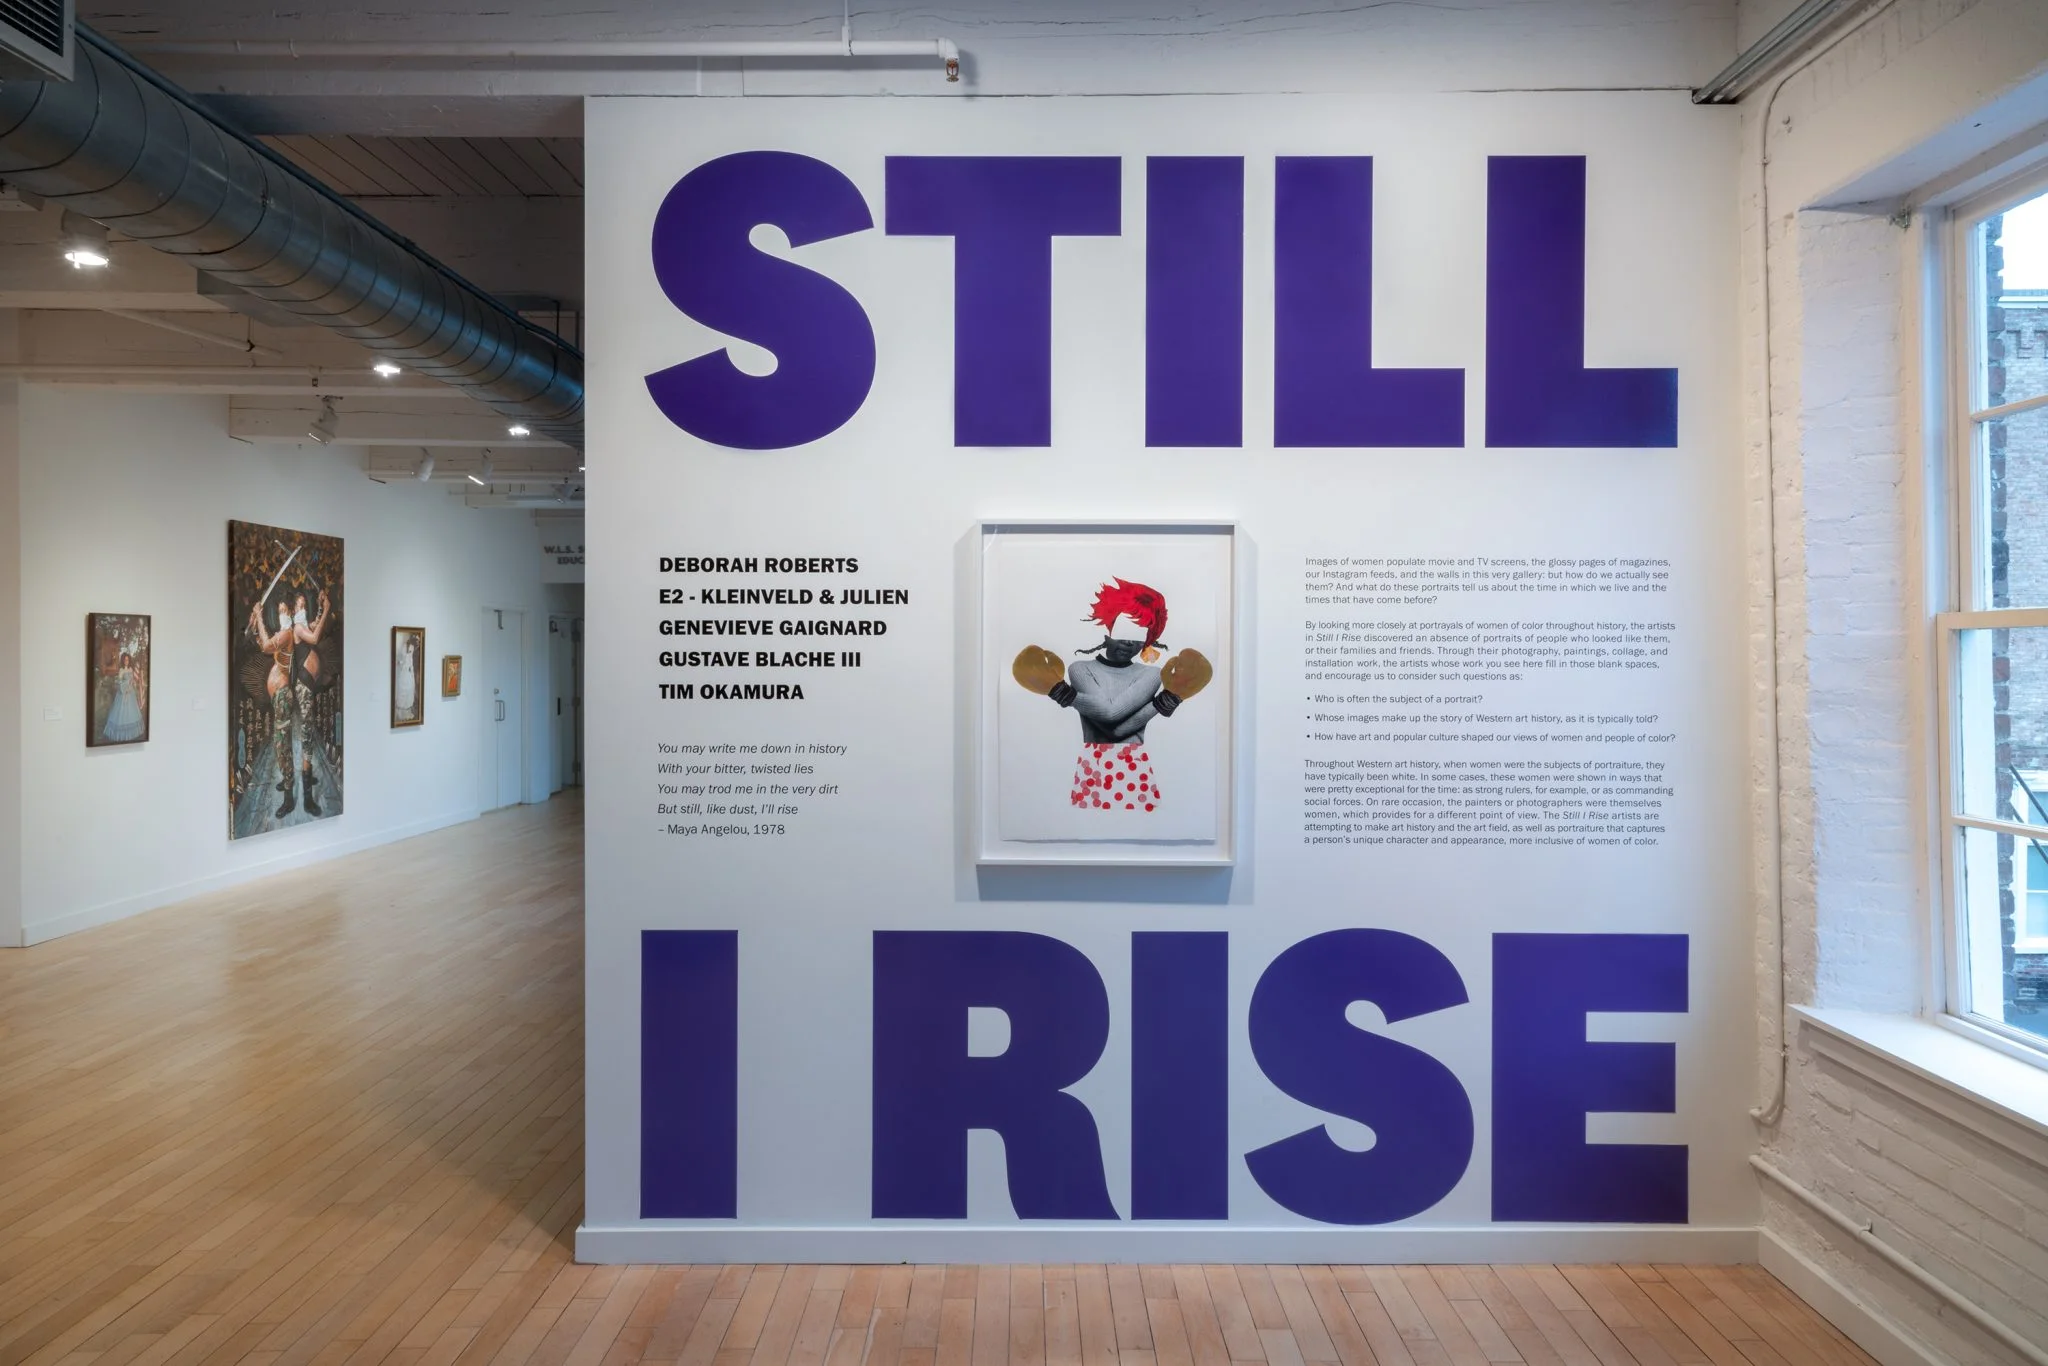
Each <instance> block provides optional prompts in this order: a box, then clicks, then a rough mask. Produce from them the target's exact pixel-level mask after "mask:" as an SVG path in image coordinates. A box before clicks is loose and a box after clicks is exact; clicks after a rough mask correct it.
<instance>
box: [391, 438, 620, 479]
mask: <svg viewBox="0 0 2048 1366" xmlns="http://www.w3.org/2000/svg"><path fill="white" fill-rule="evenodd" d="M424 449H425V452H426V453H430V454H432V456H433V458H434V464H433V469H432V472H431V473H430V474H428V476H427V477H426V478H425V479H421V478H420V477H419V463H420V456H421V454H422V448H421V447H418V446H371V447H369V448H368V449H367V450H366V451H365V452H364V459H363V472H364V473H365V474H367V475H369V476H370V478H372V479H374V480H376V481H377V482H378V483H380V484H403V483H406V482H408V481H413V482H418V483H424V484H444V485H458V484H460V485H467V486H468V487H470V488H475V487H477V484H476V479H482V478H483V468H484V452H483V451H482V450H481V449H478V448H476V447H473V446H429V447H426V448H424ZM580 459H581V457H579V456H578V455H577V454H576V453H575V452H574V451H570V450H565V449H562V448H561V447H548V448H545V449H526V448H520V449H517V450H500V449H498V448H497V447H492V448H491V450H490V463H491V477H490V479H489V480H488V481H486V482H488V483H490V484H493V485H513V484H518V485H529V484H530V485H534V486H537V487H538V486H546V487H550V488H551V487H553V486H555V485H557V484H560V483H561V482H562V481H563V480H564V479H569V480H572V481H573V482H575V483H578V484H580V483H582V482H583V472H582V467H581V465H580V463H579V462H580ZM472 475H474V476H476V479H472V478H471V476H472Z"/></svg>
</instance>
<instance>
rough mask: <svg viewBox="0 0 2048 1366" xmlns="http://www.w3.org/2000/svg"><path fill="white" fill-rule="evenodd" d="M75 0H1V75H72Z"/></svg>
mask: <svg viewBox="0 0 2048 1366" xmlns="http://www.w3.org/2000/svg"><path fill="white" fill-rule="evenodd" d="M72 4H73V0H0V79H8V80H35V81H46V80H52V79H54V80H60V81H68V80H70V79H71V42H72V38H71V30H72V8H71V7H72Z"/></svg>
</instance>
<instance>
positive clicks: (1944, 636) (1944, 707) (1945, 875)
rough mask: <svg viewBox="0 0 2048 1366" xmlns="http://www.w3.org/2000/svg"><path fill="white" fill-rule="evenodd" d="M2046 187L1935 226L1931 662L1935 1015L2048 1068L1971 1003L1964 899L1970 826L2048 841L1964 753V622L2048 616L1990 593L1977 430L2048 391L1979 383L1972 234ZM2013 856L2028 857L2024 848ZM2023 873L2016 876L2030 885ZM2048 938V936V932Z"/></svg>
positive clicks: (2026, 1037) (1966, 208)
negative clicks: (1982, 793)
mask: <svg viewBox="0 0 2048 1366" xmlns="http://www.w3.org/2000/svg"><path fill="white" fill-rule="evenodd" d="M2044 194H2048V171H2044V170H2042V169H2039V168H2035V169H2032V170H2030V171H2028V172H2027V173H2025V174H2023V175H2019V176H2014V177H2011V178H2008V179H2006V180H2004V181H2002V182H2000V183H1998V184H1996V185H1994V186H1992V187H1991V188H1989V189H1987V190H1984V191H1982V192H1980V193H1978V194H1975V195H1973V196H1971V197H1969V198H1968V199H1965V200H1962V201H1959V202H1957V203H1954V204H1951V205H1948V206H1946V207H1945V208H1944V209H1942V210H1941V211H1940V212H1939V214H1938V216H1937V221H1936V222H1935V223H1932V224H1930V225H1929V226H1930V227H1932V228H1933V229H1934V231H1932V232H1930V233H1929V235H1928V236H1929V240H1930V241H1931V243H1932V244H1933V247H1934V251H1935V255H1936V260H1935V261H1934V262H1932V271H1931V273H1932V275H1933V278H1934V280H1935V282H1936V284H1937V286H1938V288H1937V290H1936V291H1935V293H1934V297H1936V298H1939V299H1941V300H1943V301H1944V305H1945V306H1943V307H1941V308H1940V309H1939V310H1938V312H1939V326H1940V327H1941V328H1942V331H1943V333H1944V334H1945V336H1944V337H1943V338H1942V341H1941V343H1940V344H1941V349H1942V350H1943V351H1945V353H1946V354H1945V357H1944V360H1945V364H1944V366H1943V367H1942V370H1941V374H1940V380H1941V382H1940V384H1939V386H1938V388H1939V390H1940V392H1939V393H1938V394H1937V395H1934V396H1932V397H1933V398H1934V402H1935V404H1937V405H1938V406H1937V407H1936V408H1935V410H1934V411H1933V412H1932V413H1930V417H1931V418H1933V420H1934V421H1935V423H1936V425H1937V426H1938V427H1939V428H1940V429H1941V430H1942V440H1941V447H1942V449H1943V451H1944V453H1945V456H1946V460H1945V463H1946V465H1947V469H1946V471H1945V474H1946V476H1947V477H1946V479H1945V480H1944V481H1943V483H1944V484H1945V486H1946V493H1947V500H1946V501H1947V507H1946V508H1945V509H1943V515H1942V516H1941V517H1940V518H1939V519H1938V521H1939V523H1940V525H1939V527H1938V528H1931V529H1932V530H1935V535H1934V537H1933V538H1932V541H1933V544H1934V545H1935V546H1937V547H1945V549H1943V550H1938V551H1937V555H1936V558H1937V559H1938V560H1940V561H1942V562H1943V563H1941V564H1940V566H1939V569H1940V571H1942V572H1941V577H1942V578H1943V579H1945V581H1946V591H1945V593H1944V594H1943V597H1944V599H1945V601H1946V604H1947V610H1945V611H1941V612H1938V613H1936V614H1935V621H1934V625H1935V652H1934V653H1935V666H1936V687H1935V700H1936V707H1937V716H1936V733H1937V743H1938V751H1937V756H1936V759H1937V774H1938V779H1939V781H1938V783H1937V797H1936V800H1937V802H1938V803H1939V809H1938V810H1937V811H1936V812H1935V819H1934V821H1933V822H1932V825H1933V833H1934V838H1935V840H1936V844H1937V848H1938V849H1939V851H1940V876H1941V889H1940V897H1939V906H1938V916H1937V925H1936V931H1937V936H1938V938H1937V946H1938V964H1937V967H1936V978H1937V981H1938V983H1939V987H1940V990H1941V993H1942V994H1941V998H1940V1004H1939V1006H1938V1008H1937V1010H1936V1011H1935V1019H1936V1022H1937V1023H1939V1024H1942V1025H1944V1026H1946V1027H1948V1028H1950V1029H1952V1030H1955V1031H1956V1032H1958V1033H1961V1034H1964V1035H1966V1036H1967V1037H1970V1038H1972V1039H1975V1040H1977V1041H1979V1042H1981V1043H1985V1044H1988V1045H1990V1046H1991V1047H1993V1048H1996V1049H1998V1050H1999V1051H2000V1052H2003V1053H2007V1054H2010V1055H2012V1056H2013V1057H2016V1058H2019V1059H2021V1060H2023V1061H2026V1062H2029V1063H2032V1064H2034V1065H2035V1066H2037V1067H2042V1068H2048V1038H2044V1037H2043V1036H2041V1035H2038V1034H2033V1033H2030V1032H2028V1031H2026V1030H2023V1029H2020V1028H2018V1027H2017V1026H2014V1025H2009V1024H2007V1023H2005V1021H2003V1020H2000V1019H1994V1018H1992V1017H1991V1016H1988V1015H1985V1014H1982V1013H1980V1012H1978V1011H1975V1010H1973V1009H1972V1008H1971V1001H1972V996H1971V992H1970V981H1969V978H1970V971H1971V969H1970V940H1969V933H1968V924H1967V919H1968V910H1967V905H1966V895H1967V891H1966V887H1965V873H1966V866H1965V865H1966V862H1967V860H1966V856H1965V841H1966V840H1967V838H1968V836H1967V834H1966V832H1967V831H1969V830H1972V829H1977V830H1984V831H1988V832H1990V833H1992V834H2003V835H2010V836H2013V837H2015V838H2016V839H2020V840H2037V841H2042V842H2044V843H2048V819H2044V821H2043V823H2042V824H2039V825H2035V824H2033V823H2031V822H2025V821H2010V820H1999V819H1994V818H1990V817H1984V816H1973V815H1970V814H1969V813H1968V812H1967V811H1965V809H1964V807H1963V784H1962V764H1963V759H1964V747H1963V744H1962V728H1963V722H1964V715H1963V712H1964V708H1963V706H1962V698H1963V692H1962V689H1963V682H1964V680H1963V678H1962V653H1963V652H1962V650H1961V649H1960V648H1959V642H1960V640H1961V634H1962V633H1963V632H1965V631H1973V630H1989V629H1998V628H2001V627H2036V628H2039V627H2048V605H2043V606H2040V607H2002V608H2001V607H1993V606H1990V605H1989V604H1988V603H1987V602H1986V601H1985V599H1986V597H1987V596H1988V594H1987V591H1986V590H1987V587H1988V584H1987V576H1986V575H1985V574H1984V572H1983V567H1984V566H1986V565H1988V564H1989V563H1990V550H1991V535H1990V525H1989V522H1990V518H1989V516H1988V513H1989V510H1990V501H1989V496H1988V495H1989V490H1988V489H1987V488H1986V487H1985V480H1984V476H1985V470H1984V469H1983V468H1982V466H1981V464H1980V462H1979V460H1978V458H1977V451H1978V438H1979V433H1980V431H1981V430H1982V429H1983V428H1984V427H1985V426H1986V424H1988V423H1991V422H1994V421H1997V420H1998V419H2000V418H2007V417H2016V416H2019V415H2020V414H2022V413H2026V412H2032V411H2037V410H2041V409H2048V391H2044V392H2043V393H2041V394H2038V395H2033V396H2030V397H2028V398H2025V399H2021V400H2018V401H2015V402H2010V403H2003V404H1998V405H1995V406H1994V405H1987V404H1986V403H1985V401H1984V400H1985V398H1986V397H1988V395H1987V394H1986V393H1985V391H1984V389H1983V386H1982V384H1981V379H1982V376H1983V375H1984V373H1985V370H1984V366H1983V364H1982V348H1983V345H1984V338H1983V336H1982V334H1981V331H1980V329H1979V327H1978V319H1979V318H1980V317H1981V316H1982V314H1983V308H1984V305H1985V303H1986V302H1987V301H1986V300H1985V298H1984V286H1985V279H1984V274H1983V271H1982V268H1981V267H1982V258H1981V253H1979V252H1978V251H1976V250H1975V243H1974V241H1973V239H1974V237H1975V234H1976V230H1977V228H1978V227H1979V226H1980V225H1981V224H1982V223H1983V222H1984V220H1986V219H1988V218H1991V217H1994V216H1996V215H1998V214H2000V213H2003V212H2005V211H2006V210H2008V209H2011V208H2013V207H2015V206H2017V205H2019V204H2023V203H2025V202H2027V201H2029V200H2032V199H2036V198H2039V197H2041V196H2042V195H2044ZM2017 858H2018V859H2019V860H2021V862H2020V866H2021V867H2024V866H2025V864H2024V860H2025V858H2026V855H2025V854H2024V853H2020V854H2018V855H2017ZM2025 887H2026V884H2025V883H2024V882H2023V881H2022V882H2020V883H2019V886H2018V887H2016V889H2015V890H2016V891H2018V892H2019V893H2020V895H2021V897H2024V894H2025ZM2024 917H2025V908H2024V905H2023V904H2020V905H2016V907H2015V925H2014V934H2015V947H2016V948H2017V946H2018V943H2019V940H2020V939H2021V938H2022V936H2021V935H2020V934H2019V931H2020V929H2021V928H2022V927H2023V924H2024ZM2044 944H2048V941H2044Z"/></svg>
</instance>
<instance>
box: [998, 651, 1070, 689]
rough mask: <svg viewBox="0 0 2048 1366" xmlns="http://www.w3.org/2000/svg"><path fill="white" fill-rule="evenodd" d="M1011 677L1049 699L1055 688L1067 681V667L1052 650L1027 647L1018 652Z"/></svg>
mask: <svg viewBox="0 0 2048 1366" xmlns="http://www.w3.org/2000/svg"><path fill="white" fill-rule="evenodd" d="M1010 676H1011V677H1012V678H1014V679H1016V680H1017V681H1018V682H1019V683H1021V684H1023V685H1024V686H1025V687H1026V688H1029V689H1030V690H1031V691H1032V692H1035V693H1037V694H1038V695H1039V696H1041V697H1048V696H1050V695H1051V694H1052V690H1053V689H1054V688H1056V687H1058V686H1059V685H1060V684H1062V683H1064V682H1066V681H1067V666H1066V665H1065V664H1062V663H1061V662H1060V657H1059V656H1058V655H1056V654H1054V653H1053V652H1052V651H1051V650H1048V649H1045V648H1044V647H1042V646H1038V645H1026V646H1025V647H1024V648H1023V649H1021V650H1019V651H1017V658H1016V660H1015V662H1013V663H1012V664H1011V665H1010Z"/></svg>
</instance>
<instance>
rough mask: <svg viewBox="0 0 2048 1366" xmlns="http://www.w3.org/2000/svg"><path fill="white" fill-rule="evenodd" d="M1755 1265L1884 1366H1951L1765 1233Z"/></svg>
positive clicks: (1780, 1240) (1762, 1232) (1759, 1241)
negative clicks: (1760, 1267) (1774, 1277)
mask: <svg viewBox="0 0 2048 1366" xmlns="http://www.w3.org/2000/svg"><path fill="white" fill-rule="evenodd" d="M1757 1259H1758V1260H1759V1261H1760V1262H1761V1263H1762V1264H1763V1268H1764V1270H1766V1271H1768V1272H1770V1273H1771V1274H1772V1275H1773V1276H1776V1277H1777V1278H1778V1279H1779V1280H1781V1281H1783V1282H1784V1283H1785V1284H1786V1286H1787V1287H1789V1288H1790V1289H1791V1291H1792V1293H1793V1294H1795V1295H1797V1296H1798V1297H1799V1298H1800V1299H1802V1300H1805V1301H1806V1302H1807V1303H1808V1304H1810V1305H1812V1306H1813V1308H1814V1311H1815V1312H1816V1313H1818V1314H1819V1315H1820V1316H1821V1317H1822V1318H1824V1319H1826V1320H1827V1321H1828V1322H1829V1323H1832V1324H1833V1325H1835V1327H1837V1328H1839V1329H1841V1330H1842V1333H1843V1335H1844V1336H1846V1337H1847V1338H1848V1339H1849V1340H1850V1341H1851V1342H1853V1343H1855V1344H1856V1345H1857V1346H1858V1347H1861V1348H1862V1349H1863V1350H1864V1351H1866V1352H1868V1353H1870V1354H1871V1355H1872V1356H1874V1357H1876V1358H1877V1359H1878V1360H1879V1361H1880V1362H1883V1363H1884V1366H1954V1363H1953V1362H1951V1361H1949V1360H1948V1359H1947V1358H1946V1357H1943V1356H1938V1355H1936V1354H1935V1353H1934V1352H1932V1351H1930V1350H1929V1349H1928V1348H1927V1347H1926V1345H1925V1344H1923V1343H1921V1342H1918V1341H1916V1340H1915V1339H1914V1338H1913V1337H1911V1336H1910V1335H1908V1334H1907V1332H1906V1331H1905V1330H1904V1329H1903V1328H1901V1327H1899V1325H1898V1324H1896V1323H1893V1322H1892V1321H1891V1319H1889V1318H1887V1317H1886V1316H1885V1315H1884V1314H1882V1313H1880V1312H1879V1311H1878V1310H1876V1309H1873V1308H1872V1307H1871V1306H1870V1305H1869V1304H1868V1303H1867V1302H1866V1301H1865V1300H1864V1299H1863V1297H1862V1296H1860V1295H1858V1294H1856V1292H1854V1291H1853V1290H1850V1289H1849V1288H1848V1287H1847V1286H1845V1285H1843V1284H1842V1283H1841V1282H1840V1281H1838V1280H1836V1279H1835V1278H1834V1277H1833V1276H1831V1275H1829V1274H1828V1273H1827V1272H1826V1271H1824V1270H1822V1269H1821V1267H1820V1266H1819V1265H1818V1264H1817V1263H1816V1262H1814V1261H1813V1259H1812V1258H1810V1257H1808V1256H1807V1255H1806V1254H1805V1253H1803V1252H1801V1251H1800V1250H1799V1249H1798V1248H1796V1247H1793V1246H1792V1245H1791V1244H1790V1243H1788V1242H1786V1241H1785V1240H1784V1239H1783V1238H1780V1237H1779V1236H1778V1235H1777V1234H1775V1233H1773V1232H1771V1230H1769V1229H1767V1228H1766V1229H1758V1230H1757Z"/></svg>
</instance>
